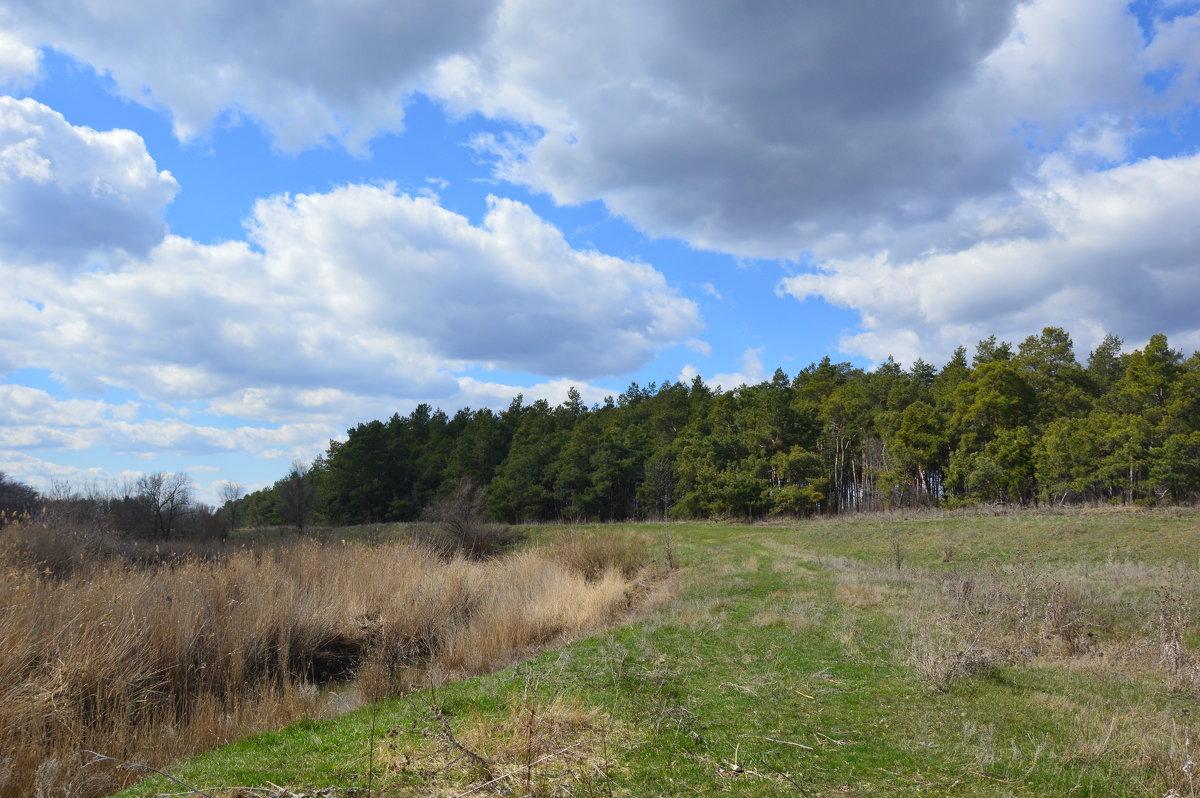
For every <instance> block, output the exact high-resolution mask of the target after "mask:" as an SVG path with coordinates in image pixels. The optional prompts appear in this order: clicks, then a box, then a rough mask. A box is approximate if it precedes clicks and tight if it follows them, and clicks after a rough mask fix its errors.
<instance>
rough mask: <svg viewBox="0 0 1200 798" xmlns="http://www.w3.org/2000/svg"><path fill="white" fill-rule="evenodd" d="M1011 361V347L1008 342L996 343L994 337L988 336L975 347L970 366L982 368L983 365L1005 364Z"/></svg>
mask: <svg viewBox="0 0 1200 798" xmlns="http://www.w3.org/2000/svg"><path fill="white" fill-rule="evenodd" d="M1009 360H1012V345H1011V344H1009V342H1008V341H999V342H997V341H996V336H994V335H989V336H988V337H987V338H984V339H983V340H982V341H980V342H979V343H978V344H976V345H975V356H974V357H972V358H971V365H973V366H982V365H983V364H984V363H1007V362H1008V361H1009Z"/></svg>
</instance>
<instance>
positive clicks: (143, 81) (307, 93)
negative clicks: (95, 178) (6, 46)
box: [7, 0, 495, 150]
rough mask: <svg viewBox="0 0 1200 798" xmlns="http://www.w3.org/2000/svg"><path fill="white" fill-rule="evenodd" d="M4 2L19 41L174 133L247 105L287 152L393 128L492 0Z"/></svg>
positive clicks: (478, 25) (482, 23) (353, 141)
mask: <svg viewBox="0 0 1200 798" xmlns="http://www.w3.org/2000/svg"><path fill="white" fill-rule="evenodd" d="M7 5H8V8H7V10H8V13H9V16H10V24H12V25H14V26H15V27H16V29H17V30H18V31H20V33H21V34H22V36H23V38H25V40H26V41H27V42H29V43H36V44H38V45H47V46H51V47H54V48H57V49H59V50H63V51H66V52H68V53H70V54H72V55H74V56H76V57H77V58H80V59H81V60H83V61H86V62H87V63H89V64H92V65H93V66H95V67H96V68H97V69H99V70H101V71H103V72H105V73H107V74H110V75H111V76H112V78H113V79H114V80H115V81H116V83H117V86H118V87H119V88H120V89H121V91H122V92H123V93H124V94H125V95H126V96H127V97H129V98H131V99H134V100H138V101H141V102H145V103H147V104H150V105H158V106H162V107H166V108H168V109H169V110H170V111H171V113H172V115H173V118H174V122H175V127H176V131H177V132H178V133H179V134H180V135H181V136H183V137H187V136H190V135H193V134H196V133H198V132H201V131H203V130H204V129H205V128H206V127H208V125H210V124H211V123H212V122H213V120H214V119H216V118H217V117H218V116H220V115H221V114H223V113H234V114H237V113H246V114H249V115H251V116H253V117H255V118H257V119H259V120H262V122H263V123H264V124H265V125H266V126H267V128H268V129H269V130H271V132H272V133H273V134H274V135H275V136H276V139H277V141H278V143H279V144H280V145H281V146H282V147H283V148H285V149H291V150H294V149H300V148H303V147H307V146H311V145H313V144H317V143H320V142H321V141H323V140H324V139H326V138H327V137H329V138H334V139H338V140H341V141H344V142H346V143H347V144H349V145H350V146H351V147H355V148H357V147H360V146H362V145H364V144H365V143H366V142H367V141H368V140H369V139H370V138H371V137H372V136H373V135H374V134H375V133H377V132H378V131H381V130H398V129H400V128H401V127H402V123H403V118H404V111H403V99H404V96H405V94H406V93H407V92H408V91H410V90H411V89H412V88H413V87H414V86H415V84H416V81H417V79H418V78H419V76H420V74H421V73H422V71H423V70H425V69H427V68H428V67H430V66H431V65H432V64H433V63H435V62H436V60H437V59H438V58H440V57H441V56H443V55H445V54H447V53H449V52H453V51H456V50H458V49H461V48H470V47H471V46H472V45H474V44H475V43H476V42H477V41H478V40H479V39H480V37H482V36H483V35H484V33H485V32H486V31H487V30H488V27H489V24H490V21H491V17H492V14H493V12H494V7H495V2H494V0H406V2H403V3H395V2H386V0H373V1H369V2H356V3H328V2H323V1H322V0H293V1H292V2H286V3H279V2H271V3H242V2H234V1H233V0H217V1H215V2H171V3H92V2H87V0H15V1H14V2H11V3H8V4H7Z"/></svg>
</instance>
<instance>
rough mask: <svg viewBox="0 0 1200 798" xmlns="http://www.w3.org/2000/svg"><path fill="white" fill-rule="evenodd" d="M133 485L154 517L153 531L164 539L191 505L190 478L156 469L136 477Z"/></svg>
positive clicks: (169, 535)
mask: <svg viewBox="0 0 1200 798" xmlns="http://www.w3.org/2000/svg"><path fill="white" fill-rule="evenodd" d="M134 486H135V490H136V494H137V496H138V497H139V498H140V499H141V500H142V501H143V502H145V504H146V507H147V508H148V509H149V511H150V513H151V515H152V516H153V518H154V530H155V533H156V534H157V535H158V537H160V538H162V539H164V540H166V539H168V538H170V537H171V533H172V532H173V531H175V528H176V526H177V525H178V523H179V520H180V519H181V518H182V517H183V516H184V514H185V513H186V512H187V511H188V509H189V507H190V505H191V501H192V479H191V477H189V476H188V475H187V474H166V473H163V472H162V471H159V472H157V473H154V474H147V475H145V476H142V477H138V480H137V482H136V483H134Z"/></svg>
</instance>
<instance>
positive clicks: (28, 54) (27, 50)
mask: <svg viewBox="0 0 1200 798" xmlns="http://www.w3.org/2000/svg"><path fill="white" fill-rule="evenodd" d="M39 61H40V59H39V57H38V51H37V50H35V49H34V48H32V47H30V46H29V45H27V44H25V43H24V42H22V41H21V40H20V39H18V38H17V37H16V36H14V35H13V34H12V32H10V31H6V30H2V29H0V87H4V86H6V85H7V86H10V87H11V86H21V85H23V84H25V83H28V82H29V81H30V80H31V79H32V78H33V77H34V76H36V75H37V72H38V67H39Z"/></svg>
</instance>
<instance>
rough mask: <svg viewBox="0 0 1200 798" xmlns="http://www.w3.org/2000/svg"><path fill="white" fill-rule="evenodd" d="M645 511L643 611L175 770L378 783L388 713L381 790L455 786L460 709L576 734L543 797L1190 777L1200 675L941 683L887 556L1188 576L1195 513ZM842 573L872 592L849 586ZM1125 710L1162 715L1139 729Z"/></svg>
mask: <svg viewBox="0 0 1200 798" xmlns="http://www.w3.org/2000/svg"><path fill="white" fill-rule="evenodd" d="M647 529H648V530H649V531H648V534H650V535H652V536H658V537H659V538H660V542H661V539H662V538H664V537H665V536H667V535H670V536H671V537H672V538H673V541H674V543H673V546H674V549H675V551H676V554H677V556H679V557H680V559H681V560H682V561H684V562H685V563H686V564H687V565H688V567H687V569H686V570H685V572H684V574H683V576H682V578H681V584H680V589H679V591H678V593H677V595H676V597H675V598H674V600H673V601H672V602H671V603H670V604H669V605H668V606H667V607H665V608H663V609H661V610H660V611H658V612H656V613H655V614H654V615H652V616H651V617H649V618H648V619H646V620H644V621H642V622H639V623H636V624H634V625H631V626H628V627H625V628H622V629H619V630H614V631H612V632H610V633H608V634H605V635H602V636H600V637H598V638H593V639H590V640H585V641H580V642H578V643H576V644H574V645H572V646H569V647H568V648H566V649H564V650H562V651H558V652H549V653H546V654H544V655H542V656H541V657H539V658H538V659H536V660H535V661H533V662H532V663H527V664H525V665H522V666H518V667H516V668H510V669H508V670H506V671H502V672H500V673H497V674H493V675H491V676H486V677H482V678H478V679H473V680H470V681H467V682H462V683H458V684H453V685H446V686H441V687H438V688H436V689H435V690H433V691H425V692H423V693H418V694H415V695H412V696H408V697H406V698H404V699H401V700H396V701H392V702H388V703H384V704H381V705H379V706H378V707H377V708H376V709H374V710H373V709H371V708H364V709H362V710H359V711H357V712H355V713H353V714H351V715H348V716H345V717H342V718H339V719H337V720H333V721H323V722H304V723H301V724H298V725H295V726H292V727H290V728H288V729H285V730H283V731H280V732H276V733H272V734H266V735H261V736H258V737H255V738H252V739H248V740H243V741H240V742H238V743H236V744H234V745H231V746H229V747H227V748H224V749H222V750H220V751H216V752H212V753H210V754H207V755H204V756H201V757H198V758H196V759H194V760H190V761H188V762H185V763H181V764H180V765H178V766H177V767H176V768H174V769H173V770H172V772H173V773H174V774H175V775H177V776H178V777H179V778H181V779H183V780H184V781H186V782H188V783H189V784H192V785H195V786H200V787H216V786H235V785H240V786H263V785H265V784H266V783H267V782H268V781H270V782H274V783H277V784H286V785H291V786H293V787H295V788H297V789H299V788H313V787H319V786H324V785H337V786H340V787H359V788H364V787H366V785H367V784H368V779H367V776H366V775H365V774H366V772H367V770H368V759H367V752H368V749H369V747H370V746H369V744H368V741H369V740H370V739H372V734H371V727H372V722H373V721H374V725H375V732H374V735H373V739H374V757H373V758H374V777H373V778H372V780H371V784H372V786H373V788H374V791H375V792H376V793H377V794H380V795H430V794H439V795H440V794H444V795H456V794H458V793H459V792H460V791H463V790H466V789H468V788H470V787H472V786H474V785H476V784H479V783H481V782H482V781H484V780H485V768H484V767H482V766H479V765H477V764H475V763H473V762H471V761H470V760H468V759H464V758H463V755H461V754H460V753H459V750H458V749H455V748H453V747H452V746H451V744H450V742H449V739H450V738H449V736H448V735H447V733H446V730H447V729H449V730H450V731H451V733H452V734H453V735H454V739H455V740H456V741H458V742H460V743H461V744H463V745H464V747H466V748H469V749H471V750H473V751H475V752H477V753H481V754H482V755H483V756H484V757H485V758H487V759H489V760H490V761H491V762H492V763H493V767H492V768H491V769H490V770H491V773H492V774H493V775H498V774H501V773H505V772H509V771H511V770H513V769H514V768H516V767H517V766H518V765H520V764H522V763H523V762H525V761H532V760H534V759H536V758H537V757H538V756H539V755H540V753H541V752H542V751H545V752H547V753H553V752H554V751H556V750H558V749H559V748H562V747H566V746H567V745H572V744H574V745H576V747H575V748H573V749H571V750H570V751H568V752H566V753H564V754H560V755H558V756H556V757H551V758H550V759H548V760H546V761H545V762H543V763H540V764H539V765H538V767H537V768H535V770H534V777H533V778H532V779H531V786H532V788H533V791H534V792H536V793H538V794H549V792H550V789H551V786H552V784H553V783H559V784H567V785H569V787H570V790H571V792H570V794H573V795H609V794H618V795H619V794H626V795H635V796H644V795H675V794H690V793H693V792H697V791H698V792H700V793H702V794H712V793H720V792H736V793H737V794H739V795H797V794H800V795H830V796H833V795H838V796H856V795H857V796H889V795H895V796H914V795H961V796H1007V795H1023V796H1024V795H1029V796H1035V795H1044V796H1062V795H1068V794H1070V795H1081V796H1088V795H1095V796H1147V795H1156V794H1157V795H1162V794H1163V792H1165V789H1166V784H1167V781H1165V779H1169V778H1175V780H1176V781H1175V783H1176V785H1177V786H1178V784H1179V782H1178V778H1179V777H1178V776H1170V775H1164V774H1169V773H1171V772H1174V771H1177V770H1178V766H1179V765H1182V764H1183V757H1182V756H1181V755H1180V754H1179V752H1178V751H1172V746H1176V747H1177V746H1178V744H1180V743H1182V731H1179V730H1178V729H1182V726H1180V727H1178V729H1176V728H1174V727H1171V726H1170V724H1171V723H1173V722H1174V721H1176V720H1178V721H1180V722H1181V723H1186V722H1187V715H1186V712H1185V711H1186V710H1187V709H1188V708H1189V706H1194V698H1195V693H1194V692H1187V691H1179V690H1173V689H1171V688H1170V687H1169V685H1167V684H1166V683H1165V681H1164V680H1162V679H1157V678H1153V675H1150V676H1147V675H1145V674H1143V673H1141V672H1130V673H1124V672H1122V670H1121V668H1120V667H1102V666H1101V665H1100V664H1096V663H1092V664H1090V665H1088V666H1086V667H1084V666H1081V665H1079V664H1078V663H1077V662H1074V661H1066V660H1063V661H1055V660H1043V659H1039V660H1036V661H1032V662H1023V663H1022V662H1017V663H1016V664H1011V663H1010V664H1004V665H1001V666H1000V667H997V668H994V669H991V670H989V671H988V672H987V673H986V674H985V675H979V676H973V677H970V678H964V679H960V680H956V681H955V682H954V683H953V684H952V685H951V687H950V689H949V691H948V692H945V693H939V692H936V691H935V690H933V689H932V688H931V686H930V684H929V682H928V681H927V680H926V679H923V678H921V675H920V674H919V672H918V671H917V670H916V669H914V667H913V666H912V663H911V662H910V661H908V660H907V659H906V658H905V657H904V655H903V651H904V643H903V633H904V628H905V616H906V614H907V613H908V610H907V609H906V608H907V607H908V604H907V603H906V601H907V599H906V596H907V594H908V592H909V591H910V590H911V589H912V587H911V585H910V584H909V583H907V582H905V581H904V580H902V579H896V580H892V581H889V580H888V578H887V577H886V572H887V569H890V568H893V567H894V557H895V552H894V548H893V540H895V539H896V538H898V539H899V541H900V548H901V553H902V556H903V559H904V563H903V568H904V569H906V571H912V572H914V573H916V572H918V571H921V572H925V573H929V572H937V571H963V572H966V571H970V570H971V569H976V570H979V569H981V568H986V567H989V566H991V565H993V564H999V563H1004V562H1010V561H1024V562H1029V561H1036V562H1039V563H1051V564H1056V565H1063V566H1070V567H1090V566H1095V567H1102V566H1103V565H1104V564H1105V563H1108V564H1110V565H1111V564H1112V563H1113V562H1124V561H1131V560H1136V561H1138V562H1139V563H1145V564H1148V565H1152V566H1162V565H1171V564H1178V565H1179V566H1180V567H1181V568H1183V569H1185V570H1186V571H1187V572H1189V573H1190V572H1194V571H1195V570H1196V558H1197V555H1198V553H1200V552H1198V550H1197V548H1196V546H1195V544H1196V541H1197V539H1198V537H1197V533H1198V532H1200V516H1197V515H1195V514H1187V513H1181V514H1176V515H1170V514H1160V515H1149V514H1128V513H1117V514H1104V513H1082V514H1072V515H1046V516H1035V515H1017V516H1001V517H995V518H956V517H949V516H938V515H918V516H913V517H912V518H911V519H904V518H902V517H896V518H867V519H857V520H847V521H829V522H824V521H823V522H815V523H808V524H803V525H800V526H798V527H776V528H773V527H766V526H756V527H745V526H732V525H703V524H679V525H671V526H662V527H649V528H646V527H642V528H641V531H642V532H644V533H646V532H647ZM613 531H614V532H615V531H616V530H615V529H614V530H613ZM550 534H552V533H550ZM948 544H951V545H952V547H953V555H952V557H951V561H950V562H949V563H943V562H942V559H943V552H944V551H945V550H946V548H947V545H948ZM659 551H660V556H661V552H662V551H663V549H662V548H660V550H659ZM842 558H846V559H842ZM855 568H861V569H862V570H861V572H854V569H855ZM847 574H853V575H854V579H852V580H850V582H851V583H852V584H854V585H858V586H859V587H860V588H861V589H860V592H859V593H853V592H847V591H846V589H845V584H846V583H847V581H848V580H847ZM859 594H865V595H866V596H867V600H864V601H858V600H856V599H855V596H856V595H859ZM872 597H873V598H872ZM1193 631H1194V630H1193ZM1089 662H1090V661H1089ZM564 707H566V708H567V710H568V711H566V712H564V711H563V708H564ZM556 711H557V714H556ZM568 716H569V717H568ZM564 718H566V719H565V720H564ZM1127 718H1143V719H1148V721H1147V722H1149V723H1150V724H1151V725H1152V726H1153V725H1157V727H1158V729H1157V731H1158V732H1160V734H1159V735H1158V736H1157V737H1155V738H1154V739H1153V740H1149V741H1147V738H1146V735H1145V734H1144V733H1142V732H1138V733H1137V734H1133V732H1126V731H1125V730H1124V729H1125V725H1126V719H1127ZM552 722H553V723H554V724H557V725H553V724H552ZM1134 725H1135V726H1136V725H1137V724H1134ZM1143 725H1145V724H1143ZM1114 728H1115V729H1116V731H1115V732H1114V731H1112V729H1114ZM1135 731H1136V730H1135ZM1130 735H1132V736H1130ZM1139 735H1140V736H1139ZM506 741H507V747H506V745H505V742H506ZM560 743H561V745H560ZM1155 745H1157V746H1158V748H1157V749H1156V750H1154V751H1152V752H1151V753H1150V754H1147V753H1146V749H1147V746H1149V747H1151V748H1153V746H1155ZM522 746H524V750H522ZM456 757H457V758H458V760H459V761H457V762H455V761H454V760H455V758H456ZM520 778H521V777H520V776H519V777H518V778H517V779H512V780H508V781H507V782H506V783H508V784H510V785H512V787H513V789H514V792H513V793H512V794H522V793H523V792H524V790H525V786H524V784H523V782H521V781H520ZM514 781H515V782H517V783H516V784H513V782H514ZM1184 787H1186V785H1184ZM156 792H178V788H176V787H172V786H171V785H169V784H168V783H166V782H165V781H162V780H161V779H153V780H150V781H147V782H145V783H143V784H142V785H140V786H139V787H138V788H135V789H134V790H131V791H128V792H126V793H122V795H127V796H133V795H148V794H153V793H156ZM360 794H365V793H360ZM480 794H482V793H480ZM563 794H566V793H563ZM1183 794H1184V795H1186V794H1187V792H1186V789H1185V790H1184V791H1183Z"/></svg>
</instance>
